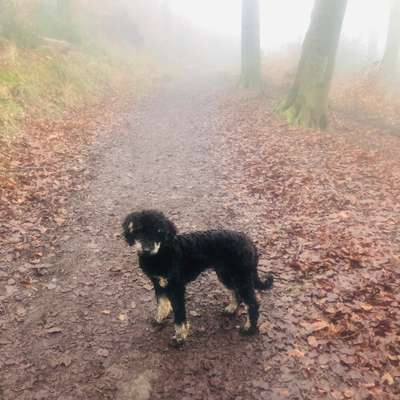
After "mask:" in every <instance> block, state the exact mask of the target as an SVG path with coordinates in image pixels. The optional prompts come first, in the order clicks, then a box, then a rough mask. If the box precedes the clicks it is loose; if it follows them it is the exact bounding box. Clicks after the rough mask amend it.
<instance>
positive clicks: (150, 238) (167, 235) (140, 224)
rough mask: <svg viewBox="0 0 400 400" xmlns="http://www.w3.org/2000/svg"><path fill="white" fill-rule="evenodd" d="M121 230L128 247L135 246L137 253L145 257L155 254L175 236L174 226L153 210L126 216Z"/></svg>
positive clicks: (161, 214)
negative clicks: (145, 255)
mask: <svg viewBox="0 0 400 400" xmlns="http://www.w3.org/2000/svg"><path fill="white" fill-rule="evenodd" d="M122 228H123V230H124V237H125V240H126V241H127V243H128V244H129V246H133V245H135V247H136V250H137V251H138V253H143V254H147V255H155V254H157V253H158V251H159V250H160V248H161V247H162V246H165V245H166V244H168V242H170V241H171V240H172V239H173V238H174V237H175V235H176V234H177V229H176V227H175V225H174V224H173V223H172V222H171V221H169V220H168V219H167V218H166V217H165V216H164V214H163V213H161V212H159V211H155V210H145V211H139V212H134V213H131V214H128V215H127V216H126V218H125V220H124V222H123V224H122Z"/></svg>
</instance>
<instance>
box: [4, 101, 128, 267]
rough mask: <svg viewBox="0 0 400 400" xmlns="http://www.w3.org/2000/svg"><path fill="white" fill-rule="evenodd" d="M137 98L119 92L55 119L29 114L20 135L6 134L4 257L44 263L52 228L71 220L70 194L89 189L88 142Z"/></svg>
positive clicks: (114, 122) (111, 125)
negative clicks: (85, 180) (86, 180)
mask: <svg viewBox="0 0 400 400" xmlns="http://www.w3.org/2000/svg"><path fill="white" fill-rule="evenodd" d="M131 101H132V99H129V101H128V99H117V98H115V99H114V101H111V100H108V101H107V103H105V104H97V105H96V106H94V105H93V106H87V107H82V108H80V109H75V110H71V111H70V112H68V113H66V114H65V115H63V116H62V117H61V118H58V119H54V120H41V119H40V118H34V117H29V118H27V120H26V121H25V132H24V134H23V135H22V136H21V137H20V138H18V139H17V140H15V141H13V142H7V141H5V140H3V141H1V140H0V153H1V157H0V197H1V208H0V221H1V227H0V236H1V238H2V246H1V249H0V256H1V258H3V259H4V260H6V261H9V262H11V261H14V260H17V259H20V258H22V259H24V260H26V261H29V262H30V263H31V264H39V263H40V260H41V259H42V257H43V256H44V255H45V253H49V252H51V249H50V248H49V246H48V245H45V242H47V244H48V243H49V238H50V237H51V232H50V231H49V229H50V228H51V227H52V228H57V227H61V226H63V225H64V224H65V223H66V222H68V211H67V209H66V205H67V203H68V199H69V196H70V195H71V193H73V192H77V191H80V190H82V189H83V187H82V182H83V180H82V177H84V176H85V175H86V174H87V171H86V168H85V158H87V155H88V146H87V145H88V144H89V143H90V142H91V140H92V139H93V137H94V136H95V134H96V132H97V131H98V130H99V129H101V130H102V131H103V132H104V131H109V130H110V129H113V128H115V127H116V126H118V124H119V123H120V122H121V120H122V119H121V114H119V113H120V112H121V111H123V109H124V107H126V106H127V104H129V102H131ZM130 104H131V103H130Z"/></svg>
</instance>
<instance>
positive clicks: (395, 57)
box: [381, 0, 400, 85]
mask: <svg viewBox="0 0 400 400" xmlns="http://www.w3.org/2000/svg"><path fill="white" fill-rule="evenodd" d="M399 54H400V0H392V9H391V12H390V20H389V28H388V34H387V40H386V47H385V53H384V55H383V58H382V63H381V71H382V77H383V80H384V82H386V84H388V85H390V84H392V83H393V81H394V80H396V77H397V73H398V70H397V69H398V65H399Z"/></svg>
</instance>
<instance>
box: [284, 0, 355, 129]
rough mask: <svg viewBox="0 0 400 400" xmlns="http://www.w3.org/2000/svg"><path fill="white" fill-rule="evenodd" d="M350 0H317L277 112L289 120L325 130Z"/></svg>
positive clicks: (292, 122)
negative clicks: (330, 92) (337, 55)
mask: <svg viewBox="0 0 400 400" xmlns="http://www.w3.org/2000/svg"><path fill="white" fill-rule="evenodd" d="M346 5H347V0H315V5H314V9H313V12H312V16H311V22H310V26H309V29H308V32H307V34H306V36H305V39H304V42H303V50H302V54H301V58H300V62H299V66H298V69H297V75H296V78H295V81H294V83H293V85H292V87H291V89H290V91H289V94H288V96H287V97H286V98H285V99H284V100H283V101H282V102H281V103H280V104H279V106H278V108H277V111H278V113H279V114H280V115H282V116H283V118H285V119H286V120H287V121H288V122H289V123H291V124H297V125H302V126H304V127H308V128H319V129H324V128H326V126H327V122H328V117H327V113H328V95H329V90H330V87H331V82H332V77H333V72H334V68H335V59H336V53H337V48H338V44H339V39H340V33H341V29H342V24H343V19H344V15H345V11H346Z"/></svg>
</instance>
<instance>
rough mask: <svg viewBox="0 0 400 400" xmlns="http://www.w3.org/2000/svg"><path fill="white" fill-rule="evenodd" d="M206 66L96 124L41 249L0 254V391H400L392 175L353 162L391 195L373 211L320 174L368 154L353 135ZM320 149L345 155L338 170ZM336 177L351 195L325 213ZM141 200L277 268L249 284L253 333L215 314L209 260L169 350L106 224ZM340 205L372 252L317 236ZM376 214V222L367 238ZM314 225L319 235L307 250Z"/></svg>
mask: <svg viewBox="0 0 400 400" xmlns="http://www.w3.org/2000/svg"><path fill="white" fill-rule="evenodd" d="M220 78H221V77H219V79H218V80H217V79H215V78H210V77H204V78H202V79H201V81H200V82H199V81H197V82H192V81H191V80H182V81H179V82H176V81H171V82H168V83H165V84H164V85H163V86H162V87H161V88H160V89H159V90H157V91H156V92H155V93H154V94H152V95H149V96H148V97H147V98H145V99H143V100H142V101H141V102H140V103H139V104H138V105H137V106H135V107H134V109H133V110H131V111H130V112H129V113H126V115H124V121H125V124H124V127H123V128H121V129H118V130H115V131H114V132H112V134H110V135H99V136H98V140H97V141H96V143H95V144H93V145H92V146H91V147H90V155H89V157H88V159H87V161H86V164H85V165H84V167H82V168H83V169H82V171H84V172H82V175H84V177H83V176H82V177H81V181H82V182H86V185H83V183H82V182H81V183H82V185H81V186H80V187H81V190H80V191H78V192H75V194H73V195H71V196H70V198H69V199H68V201H67V202H66V204H65V205H64V207H65V220H66V221H65V224H63V225H62V226H60V227H58V228H57V229H53V230H51V231H49V232H48V233H47V236H46V238H47V240H48V243H51V246H50V245H49V246H48V247H49V249H47V250H46V246H44V247H45V248H44V250H43V252H44V253H45V254H46V257H44V258H42V259H41V261H40V263H37V262H36V261H35V262H29V257H28V258H27V259H25V258H24V257H20V258H10V257H9V258H7V259H6V261H5V262H1V263H0V300H1V303H0V334H1V336H0V399H1V400H52V399H57V400H81V399H82V400H83V399H85V400H86V399H90V400H95V399H96V400H103V399H119V400H136V399H138V400H146V399H159V400H161V399H163V400H164V399H182V400H188V399H198V400H200V399H211V400H212V399H215V400H217V399H236V400H240V399H242V400H247V399H269V400H274V399H293V400H294V399H298V400H304V399H325V398H326V399H353V398H354V399H365V400H367V399H393V400H394V399H396V398H398V396H399V395H400V372H399V362H400V347H399V346H400V341H399V340H400V326H399V322H398V321H399V320H400V311H399V290H398V289H399V285H398V282H399V274H398V260H399V259H398V258H397V256H398V254H399V253H398V250H399V237H398V234H397V233H396V226H397V227H398V226H399V225H398V224H399V216H398V214H396V212H398V211H399V210H398V204H396V199H397V200H398V197H397V196H398V190H397V189H395V188H392V184H391V182H392V181H390V179H393V180H395V179H394V178H395V177H396V176H398V173H397V175H396V174H394V173H393V174H394V175H393V174H392V175H391V177H390V179H389V178H387V177H386V176H384V177H383V178H382V180H381V181H380V180H379V179H377V178H374V179H372V178H370V175H368V174H367V173H368V172H371V171H370V169H369V168H375V167H374V165H375V166H376V165H378V166H380V167H381V168H384V165H383V164H379V162H381V161H379V162H376V163H374V164H373V166H372V167H367V166H365V168H364V169H363V171H364V172H365V174H366V175H365V176H364V178H363V179H368V182H373V183H371V186H368V185H367V186H363V185H364V183H365V182H363V181H362V180H361V178H360V181H359V187H361V188H362V187H365V188H366V190H367V189H368V190H367V194H365V196H364V197H365V199H367V200H368V193H373V194H374V195H376V196H378V197H379V190H380V188H382V190H383V189H385V190H387V191H386V192H384V193H385V194H387V196H386V200H385V201H386V202H385V204H384V206H383V205H382V207H381V208H382V210H383V211H384V215H383V216H382V215H380V214H379V213H375V215H378V216H380V217H379V218H381V219H377V220H374V219H372V220H371V219H369V217H368V213H366V214H363V212H362V210H363V208H362V207H364V206H365V207H366V205H364V204H362V205H360V208H358V209H357V205H356V204H355V203H354V202H356V201H358V199H353V198H351V197H350V194H351V193H352V192H353V190H355V189H354V188H353V187H351V185H352V184H355V181H354V180H351V181H347V182H346V179H345V178H343V179H344V181H343V187H342V186H338V183H337V181H336V180H335V179H334V178H332V180H329V179H328V178H327V180H324V179H325V178H326V176H328V177H329V176H331V175H332V174H334V170H335V168H336V167H337V168H343V170H345V169H346V168H349V165H350V166H354V165H355V164H354V163H363V162H364V161H365V160H367V161H368V157H367V158H366V159H365V158H363V157H365V154H364V153H360V152H354V154H355V156H354V157H355V158H354V159H353V158H351V157H353V155H354V154H353V152H352V151H353V150H354V149H355V148H357V151H358V149H363V148H364V147H363V144H362V143H361V142H360V143H361V144H358V143H359V142H358V139H351V140H350V139H349V140H348V139H347V133H346V132H345V131H344V130H343V129H342V134H341V136H339V139H335V138H334V136H333V135H332V136H329V134H328V136H324V135H323V134H320V133H305V132H301V131H296V132H294V131H290V130H289V131H287V129H286V127H285V126H284V125H283V124H282V123H281V122H279V121H278V120H276V119H275V117H273V116H272V113H271V111H270V110H271V108H272V102H271V99H269V100H268V99H267V100H265V99H263V100H260V99H258V98H253V99H250V100H249V99H248V98H238V97H237V96H236V97H235V96H232V93H231V92H230V87H231V86H233V85H232V82H227V83H226V84H225V86H224V85H223V84H221V83H219V81H220ZM265 109H268V110H269V111H268V113H267V112H264V110H265ZM342 128H343V127H342ZM282 132H284V133H283V136H282ZM343 132H344V133H343ZM335 140H338V142H336V141H335ZM390 140H391V142H390V148H391V151H390V152H387V153H385V157H383V158H384V159H385V158H388V159H389V160H390V162H391V163H392V164H390V168H397V167H398V159H396V154H398V153H396V152H395V149H396V146H399V147H400V144H399V143H398V138H395V137H393V136H392V137H391V139H390ZM354 143H357V144H354ZM266 144H267V145H266ZM344 144H346V146H348V147H345V146H344ZM375 145H376V146H375V147H376V148H377V149H378V150H376V151H381V152H382V151H383V150H382V149H381V147H382V146H383V148H385V145H382V146H381V147H379V143H375ZM386 145H387V144H386ZM330 146H331V147H330ZM352 146H353V147H352ZM321 149H324V151H325V152H326V153H325V154H329V157H330V158H329V160H328V161H327V160H326V159H325V158H324V159H323V160H322V159H321ZM333 149H336V150H335V151H337V149H339V150H340V151H339V152H341V151H344V149H348V150H349V152H348V153H346V154H347V155H348V157H350V158H351V159H350V160H348V165H347V164H346V165H345V164H342V163H341V162H339V161H340V160H339V158H338V159H335V157H334V151H333ZM330 150H332V151H330ZM360 151H361V150H360ZM374 151H375V150H374ZM374 154H375V153H374ZM375 156H376V154H375ZM365 162H366V161H365ZM335 163H336V164H335ZM327 165H329V168H331V169H332V171H333V172H332V171H331V172H329V173H327V171H328V170H327ZM362 165H363V164H362ZM388 165H389V164H388ZM388 165H386V167H388ZM353 169H354V168H353ZM296 171H297V172H298V174H296V173H295V172H296ZM321 171H323V173H322V172H321ZM357 171H358V170H357ZM320 172H321V173H320ZM359 172H360V171H359ZM360 174H361V172H360ZM303 175H304V177H307V176H308V177H309V178H304V179H303V177H302V176H303ZM361 175H362V174H361ZM361 175H360V176H361ZM293 176H297V178H296V177H293ZM332 176H333V175H332ZM307 179H308V180H307ZM321 182H323V184H322V183H321ZM384 182H387V183H388V186H384ZM345 184H347V185H348V186H347V189H346V186H345ZM320 187H322V188H324V190H325V192H324V195H321V196H319V194H318V193H319V192H318V190H320V189H318V188H320ZM339 189H340V193H339V194H340V196H342V197H343V196H344V197H343V198H345V197H346V196H345V195H344V193H345V192H346V190H348V192H346V193H348V194H349V197H348V198H347V197H346V199H347V203H346V202H344V203H340V204H341V205H340V207H339V208H337V207H336V206H334V204H337V202H335V199H334V196H335V193H336V195H338V194H337V191H338V190H339ZM321 190H322V189H321ZM382 193H383V192H382ZM389 194H390V195H389ZM338 196H339V195H338ZM340 196H339V197H340ZM336 200H337V199H336ZM352 202H353V203H352ZM32 206H34V203H33V205H32ZM369 206H371V204H369ZM150 207H151V208H157V209H160V210H162V211H164V212H165V213H166V214H167V215H168V216H169V217H171V218H172V219H173V220H174V222H175V223H176V225H177V226H178V228H179V229H180V230H181V231H190V230H196V229H209V228H220V227H225V228H231V229H238V230H243V231H246V232H248V233H249V234H250V236H251V237H252V238H253V239H254V241H255V242H256V243H257V245H258V247H259V248H260V252H261V261H260V274H261V275H263V274H264V273H265V272H267V271H269V270H272V271H273V272H274V274H275V275H276V278H277V279H276V285H275V287H274V289H273V290H272V291H269V292H265V293H260V301H261V318H260V334H259V335H257V336H254V337H250V338H244V337H241V336H239V333H238V327H239V325H240V323H241V321H240V319H241V318H243V317H244V316H242V315H239V316H238V318H236V319H235V318H233V319H229V318H227V317H224V316H222V314H221V312H222V310H223V307H224V305H225V304H226V302H227V299H228V297H227V295H226V293H225V291H224V289H223V288H222V287H221V285H220V284H219V283H218V282H217V280H216V278H215V276H214V274H213V273H207V274H204V275H203V276H202V277H201V278H200V279H199V280H197V281H196V282H195V283H193V284H191V285H190V287H189V290H188V300H187V304H188V313H189V318H190V321H191V325H192V331H191V335H190V337H189V340H188V342H187V344H186V345H185V346H184V347H183V348H181V349H178V350H177V349H173V348H171V347H169V345H168V343H169V340H170V338H171V336H172V334H173V324H172V322H171V323H170V324H168V325H167V326H166V327H165V328H163V329H159V328H154V327H153V326H152V325H151V323H150V321H151V318H152V317H153V314H154V312H155V299H154V295H153V292H152V287H151V285H150V284H149V282H148V281H147V280H146V278H145V277H144V276H143V274H141V273H140V271H139V270H138V266H137V260H136V256H135V254H133V252H132V251H131V250H130V249H129V248H128V247H127V246H126V245H125V244H124V242H123V240H122V239H121V237H120V233H121V228H120V223H121V220H122V219H123V217H124V216H125V214H126V213H128V212H130V211H133V210H137V209H141V208H150ZM371 207H372V206H371ZM300 208H302V210H301V211H299V210H300ZM304 210H306V211H304ZM355 210H361V211H360V213H359V214H354V212H355ZM371 210H373V208H371ZM352 213H353V214H352ZM327 215H329V216H330V217H329V218H331V220H330V219H329V218H328V217H327ZM354 215H356V217H357V218H356V221H357V224H353V226H352V228H354V229H356V230H357V232H356V233H358V234H359V236H361V237H362V238H363V239H364V238H367V239H368V237H370V238H371V237H372V236H373V237H377V240H376V241H374V240H372V242H373V243H370V244H369V247H368V246H367V247H368V249H373V250H374V253H372V254H367V255H366V254H365V251H367V250H368V249H367V250H365V247H363V249H364V250H365V251H364V252H363V251H362V249H361V250H360V249H359V248H358V247H356V249H355V250H354V249H353V250H351V251H352V252H351V251H350V250H348V249H347V250H346V251H347V253H346V251H343V248H345V247H346V246H345V245H344V244H343V242H344V243H347V241H348V240H350V239H349V238H348V237H347V236H346V235H344V236H343V237H342V238H341V240H342V241H343V242H340V243H337V242H335V241H334V240H333V239H331V236H332V237H334V236H335V235H338V234H339V233H343V232H347V231H346V229H347V228H345V225H341V224H342V223H345V222H346V221H348V220H349V219H350V220H352V221H353V217H354ZM388 219H392V220H393V225H390V224H389V225H388V228H387V230H383V229H375V230H374V229H370V230H368V232H369V234H363V232H365V231H363V229H366V228H370V227H371V226H373V227H375V228H376V224H379V223H381V222H382V221H387V220H388ZM371 221H372V222H371ZM330 223H332V226H334V227H335V229H336V230H335V229H333V228H332V226H331V225H329V224H330ZM396 224H397V225H396ZM321 227H323V228H324V232H325V233H324V235H325V238H326V237H328V238H329V239H326V240H327V241H328V242H329V243H328V244H327V242H326V241H325V242H324V245H323V246H322V245H321V246H319V247H318V246H316V245H315V241H316V240H317V239H316V238H317V237H318V240H319V242H320V241H321V240H322V239H321V238H320V236H321V235H319V229H320V228H321ZM360 230H361V231H360ZM349 232H352V231H351V230H349ZM360 232H361V233H360ZM356 233H355V234H354V235H355V237H356V238H357V235H356ZM329 235H331V236H329ZM360 240H361V239H360ZM376 243H378V244H381V246H380V247H379V246H378V245H376ZM357 245H359V246H361V247H362V244H360V243H357ZM385 246H386V247H385ZM50 247H51V249H50ZM388 249H389V250H388ZM330 250H332V251H333V252H330ZM380 250H382V251H380ZM357 251H358V252H357ZM385 252H386V254H382V253H385ZM350 253H351V254H350ZM384 256H387V257H384ZM371 260H378V261H377V263H372V262H371ZM396 266H397V269H396Z"/></svg>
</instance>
